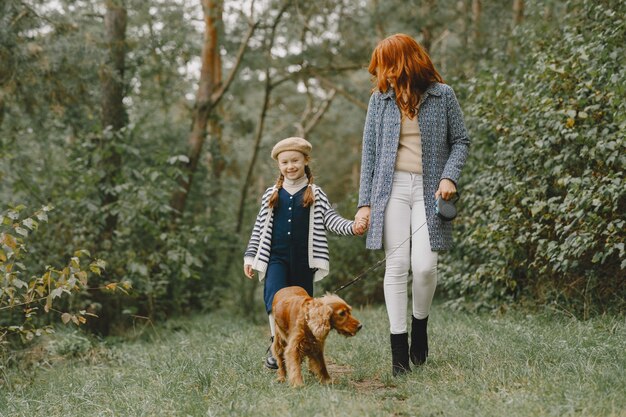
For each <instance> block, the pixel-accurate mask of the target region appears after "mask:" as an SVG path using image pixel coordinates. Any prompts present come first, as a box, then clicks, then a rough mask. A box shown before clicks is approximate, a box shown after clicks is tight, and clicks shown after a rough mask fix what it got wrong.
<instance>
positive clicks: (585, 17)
mask: <svg viewBox="0 0 626 417" xmlns="http://www.w3.org/2000/svg"><path fill="white" fill-rule="evenodd" d="M567 7H568V10H569V13H568V14H567V16H566V17H565V19H564V21H562V22H560V23H561V24H560V25H559V28H558V29H555V30H554V33H550V34H548V35H547V36H546V34H545V33H537V32H535V31H534V29H535V27H534V26H533V21H534V17H533V16H529V17H528V18H527V21H528V23H527V24H526V25H525V26H522V27H520V28H519V31H518V33H517V34H516V43H517V46H516V50H518V51H519V54H521V55H522V56H521V57H520V60H519V61H518V62H513V66H510V64H508V65H505V64H500V66H499V67H495V68H491V70H490V72H489V73H487V72H485V73H483V74H481V75H480V76H478V77H476V78H475V79H473V80H471V81H470V82H469V83H467V85H466V86H465V87H466V88H467V90H466V93H467V96H468V99H467V101H466V102H465V106H464V107H465V108H466V109H467V111H466V113H467V114H466V117H467V119H468V124H469V125H470V126H471V131H472V133H473V139H474V144H473V148H472V156H471V159H470V160H469V162H468V173H469V174H468V175H466V176H465V179H466V181H467V183H466V184H463V189H464V191H465V193H464V198H463V208H462V210H463V211H462V212H463V220H462V224H461V225H460V226H461V227H460V229H461V232H460V236H459V239H458V241H459V243H460V244H459V248H458V249H457V250H456V251H455V252H454V253H453V254H451V256H452V258H453V259H451V260H450V261H449V262H446V263H444V268H445V270H444V272H443V275H444V276H445V277H446V278H445V280H444V288H445V289H446V291H447V292H448V293H450V294H456V295H457V296H458V295H461V297H462V298H463V299H464V300H470V299H473V300H474V302H475V303H476V305H487V306H490V307H492V306H493V305H494V304H497V303H498V302H502V301H506V300H511V299H520V298H523V299H525V300H528V301H530V302H533V303H541V304H555V305H556V306H557V308H564V309H567V310H568V311H571V312H572V313H573V314H577V315H581V316H583V317H588V316H589V315H590V314H593V313H596V312H602V311H607V310H615V311H620V310H621V311H623V307H624V302H625V295H626V294H625V292H624V291H625V290H624V288H625V287H624V276H625V273H624V270H625V269H626V252H625V250H624V249H625V248H624V240H625V236H624V229H625V227H624V226H625V224H626V223H625V222H626V217H625V214H626V193H625V192H624V166H625V162H626V143H625V140H624V139H625V133H626V100H624V97H625V93H626V91H625V90H626V67H625V66H624V62H623V57H624V56H625V55H626V50H625V48H624V33H626V20H625V16H626V5H625V4H624V3H623V2H612V1H602V2H593V1H576V0H572V1H570V2H569V3H568V5H567ZM511 68H513V70H510V69H511ZM507 70H509V71H508V72H507ZM468 178H469V180H468ZM457 301H458V300H457Z"/></svg>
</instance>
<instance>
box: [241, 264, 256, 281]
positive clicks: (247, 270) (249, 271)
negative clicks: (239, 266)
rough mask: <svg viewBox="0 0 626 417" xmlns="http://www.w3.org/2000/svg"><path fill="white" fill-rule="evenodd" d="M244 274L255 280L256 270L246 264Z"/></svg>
mask: <svg viewBox="0 0 626 417" xmlns="http://www.w3.org/2000/svg"><path fill="white" fill-rule="evenodd" d="M243 273H244V274H245V276H246V277H248V278H250V279H252V278H254V270H253V269H252V265H250V264H246V265H244V266H243Z"/></svg>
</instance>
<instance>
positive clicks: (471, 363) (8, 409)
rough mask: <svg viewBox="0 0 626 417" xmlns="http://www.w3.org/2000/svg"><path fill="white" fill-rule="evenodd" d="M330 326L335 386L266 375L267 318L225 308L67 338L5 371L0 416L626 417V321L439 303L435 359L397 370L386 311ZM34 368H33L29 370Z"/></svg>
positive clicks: (0, 372)
mask: <svg viewBox="0 0 626 417" xmlns="http://www.w3.org/2000/svg"><path fill="white" fill-rule="evenodd" d="M354 314H355V316H357V317H358V318H359V319H360V320H361V321H362V322H363V323H364V328H363V329H362V331H361V332H360V333H359V334H358V335H357V336H355V337H353V338H344V337H342V336H340V335H338V334H336V333H334V332H333V334H331V336H330V337H329V339H328V341H327V346H326V353H327V359H328V362H329V363H330V366H329V368H330V373H331V376H332V377H333V378H334V383H333V384H330V385H321V384H319V383H318V382H317V381H315V380H314V378H313V377H312V376H311V375H310V374H309V373H308V372H305V386H304V387H303V388H299V389H293V388H290V387H289V386H288V385H286V384H281V383H278V382H276V381H275V373H274V371H270V370H267V369H265V368H264V367H263V365H262V363H263V359H264V356H265V349H266V347H267V344H268V335H269V332H268V329H267V325H266V324H265V323H263V324H254V323H252V322H250V321H249V320H246V319H244V318H242V317H232V316H230V315H228V314H226V313H225V312H215V313H211V314H207V315H197V316H193V317H189V318H185V319H175V320H170V321H168V322H166V323H164V324H162V325H159V326H151V325H148V326H142V327H141V328H137V329H136V331H135V332H131V334H129V335H128V337H125V338H117V339H113V338H111V339H105V340H94V339H92V338H89V337H87V336H85V335H83V334H81V333H79V332H77V331H75V330H67V329H66V330H61V331H59V332H57V334H56V335H54V336H53V337H51V338H50V339H49V340H48V341H47V342H42V343H40V344H39V345H38V347H37V348H33V349H31V350H30V351H29V352H28V354H27V355H25V356H23V357H22V358H21V360H22V362H20V363H21V364H17V365H16V364H14V365H12V366H10V367H8V368H7V367H4V368H2V369H0V380H1V382H2V385H1V386H0V415H1V416H29V417H32V416H47V417H53V416H237V417H241V416H255V417H256V416H281V417H283V416H359V417H360V416H507V417H514V416H626V324H625V322H624V318H623V317H609V316H605V317H597V318H594V319H591V320H588V321H584V322H583V321H578V320H575V319H572V318H567V317H564V316H561V315H555V314H554V313H545V314H533V315H529V314H526V313H521V312H508V313H506V314H501V315H493V314H468V313H460V312H454V311H450V310H447V309H445V308H444V307H441V306H435V307H434V308H433V311H432V314H431V318H430V320H429V329H430V334H429V342H430V356H429V358H428V361H427V363H426V364H425V365H423V366H421V367H414V368H413V371H412V372H411V373H410V374H408V375H407V376H404V377H401V378H393V377H392V376H391V358H390V349H389V335H388V330H387V325H388V324H387V317H386V313H385V310H384V308H383V307H364V308H360V309H355V311H354ZM26 364H27V365H26Z"/></svg>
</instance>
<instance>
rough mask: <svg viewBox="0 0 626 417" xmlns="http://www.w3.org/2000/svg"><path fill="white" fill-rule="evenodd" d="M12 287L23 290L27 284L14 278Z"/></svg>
mask: <svg viewBox="0 0 626 417" xmlns="http://www.w3.org/2000/svg"><path fill="white" fill-rule="evenodd" d="M13 286H14V287H15V288H24V287H28V284H27V283H25V282H24V281H22V280H21V279H19V278H15V279H14V280H13Z"/></svg>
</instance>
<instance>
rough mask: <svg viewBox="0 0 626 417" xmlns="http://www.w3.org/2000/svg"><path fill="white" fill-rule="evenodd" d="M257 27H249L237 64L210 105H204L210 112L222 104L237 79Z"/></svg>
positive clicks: (241, 45)
mask: <svg viewBox="0 0 626 417" xmlns="http://www.w3.org/2000/svg"><path fill="white" fill-rule="evenodd" d="M257 25H258V22H257V23H255V24H252V25H250V26H249V27H248V32H247V33H246V36H245V37H244V39H243V40H242V41H241V44H240V45H239V50H238V51H237V57H236V58H235V64H234V65H233V67H232V68H231V69H230V73H229V74H228V77H226V81H225V82H224V83H222V85H221V86H220V88H219V89H218V90H217V91H216V92H215V93H213V94H211V98H210V103H202V105H207V104H208V105H209V110H210V109H213V108H214V107H215V106H217V104H218V103H219V102H220V100H221V99H222V97H223V96H224V93H226V91H227V90H228V87H230V85H231V83H232V82H233V80H234V79H235V75H236V74H237V70H238V69H239V65H241V61H242V59H243V54H244V53H245V51H246V48H247V47H248V42H249V41H250V38H251V37H252V34H253V33H254V31H255V29H256V28H257Z"/></svg>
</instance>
